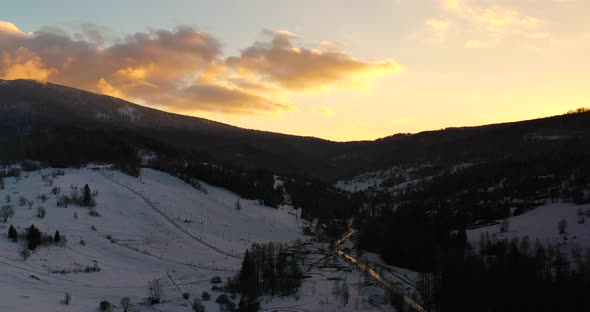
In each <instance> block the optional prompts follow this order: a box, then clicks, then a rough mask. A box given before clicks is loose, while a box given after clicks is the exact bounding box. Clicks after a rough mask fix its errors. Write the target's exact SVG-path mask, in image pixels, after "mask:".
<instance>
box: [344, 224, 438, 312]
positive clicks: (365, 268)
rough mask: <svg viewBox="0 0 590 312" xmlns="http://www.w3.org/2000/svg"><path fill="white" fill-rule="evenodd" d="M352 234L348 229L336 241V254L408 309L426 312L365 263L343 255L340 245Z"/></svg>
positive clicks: (351, 230) (345, 254)
mask: <svg viewBox="0 0 590 312" xmlns="http://www.w3.org/2000/svg"><path fill="white" fill-rule="evenodd" d="M354 232H355V231H354V230H353V229H350V230H349V231H348V232H347V233H346V234H345V235H344V236H342V238H340V239H339V240H338V241H336V244H335V246H336V252H337V253H338V255H340V256H342V257H344V258H346V259H347V260H348V261H350V262H351V263H354V264H355V265H356V266H357V267H358V268H359V269H361V270H362V271H364V272H367V273H368V274H369V275H371V276H372V277H373V278H374V279H375V280H376V281H377V282H379V283H380V284H381V285H383V287H385V288H386V289H388V290H390V291H392V292H393V293H395V294H396V295H398V296H400V297H401V298H402V300H403V301H404V303H405V304H407V305H408V306H409V307H410V308H412V309H413V311H416V312H427V311H426V309H424V308H423V307H422V306H421V305H420V304H419V303H418V302H416V301H414V299H412V298H410V297H409V296H408V295H406V293H405V291H404V290H403V289H401V288H399V287H397V286H395V285H394V284H393V283H392V282H390V281H388V280H387V279H385V278H384V277H382V276H381V275H380V274H379V273H377V272H376V271H375V270H373V269H371V268H370V267H368V266H367V265H366V264H365V263H363V262H361V261H359V260H358V259H356V258H355V257H353V256H352V255H349V254H347V253H345V252H344V251H343V250H342V249H341V248H340V245H341V244H342V243H343V242H345V241H346V240H348V239H349V238H350V237H351V236H352V235H353V234H354Z"/></svg>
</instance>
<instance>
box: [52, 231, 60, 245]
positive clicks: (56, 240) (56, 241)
mask: <svg viewBox="0 0 590 312" xmlns="http://www.w3.org/2000/svg"><path fill="white" fill-rule="evenodd" d="M53 241H54V242H55V243H59V242H60V241H61V235H59V230H56V231H55V235H54V236H53Z"/></svg>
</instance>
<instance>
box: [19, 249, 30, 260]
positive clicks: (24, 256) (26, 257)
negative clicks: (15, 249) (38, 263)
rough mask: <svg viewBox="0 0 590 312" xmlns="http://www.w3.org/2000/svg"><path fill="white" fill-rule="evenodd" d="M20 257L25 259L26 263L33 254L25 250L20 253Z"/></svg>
mask: <svg viewBox="0 0 590 312" xmlns="http://www.w3.org/2000/svg"><path fill="white" fill-rule="evenodd" d="M20 256H21V257H22V258H23V260H24V261H26V260H27V259H29V257H30V256H31V252H30V251H29V250H28V249H26V248H24V249H23V250H21V251H20Z"/></svg>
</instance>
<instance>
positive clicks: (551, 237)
mask: <svg viewBox="0 0 590 312" xmlns="http://www.w3.org/2000/svg"><path fill="white" fill-rule="evenodd" d="M585 211H590V205H574V204H566V203H552V204H547V205H544V206H541V207H537V208H535V209H534V210H531V211H528V212H526V213H524V214H522V215H519V216H514V217H510V218H509V226H508V231H506V232H501V231H500V226H501V220H500V221H498V223H499V224H496V225H491V226H486V227H480V228H477V229H472V230H468V231H467V238H468V240H469V241H470V242H471V243H472V244H473V246H479V241H480V237H481V234H482V233H485V232H488V233H489V235H490V237H492V236H495V237H496V238H497V239H505V238H506V239H512V238H514V237H518V238H523V237H525V236H528V237H529V241H530V242H531V244H534V243H535V241H536V240H538V241H539V242H540V243H541V244H543V245H547V244H552V245H558V244H559V245H560V246H561V247H562V249H561V250H562V251H563V252H565V253H566V254H567V253H568V252H569V250H570V249H571V248H572V247H573V246H579V247H580V248H582V249H583V250H586V249H587V248H590V220H588V219H589V218H588V217H587V216H585V217H580V216H578V213H579V212H582V213H584V212H585ZM582 218H584V223H579V221H581V219H582ZM561 220H565V221H566V223H567V229H566V231H565V234H559V231H558V226H557V224H558V222H560V221H561ZM532 246H534V245H532Z"/></svg>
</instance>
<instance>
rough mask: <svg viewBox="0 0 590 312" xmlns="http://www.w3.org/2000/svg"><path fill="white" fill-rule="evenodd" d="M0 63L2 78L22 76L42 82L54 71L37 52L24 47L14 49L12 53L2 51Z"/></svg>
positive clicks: (0, 76)
mask: <svg viewBox="0 0 590 312" xmlns="http://www.w3.org/2000/svg"><path fill="white" fill-rule="evenodd" d="M0 64H1V65H0V78H2V79H19V78H24V79H33V80H37V81H42V82H44V81H47V78H49V75H51V74H53V73H55V72H56V70H55V69H53V68H47V67H46V66H45V64H44V63H43V60H41V58H40V57H39V56H38V55H37V54H35V53H34V52H32V51H30V50H28V49H27V48H24V47H20V48H18V49H16V51H14V54H12V55H11V54H9V53H7V52H2V55H1V63H0Z"/></svg>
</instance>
